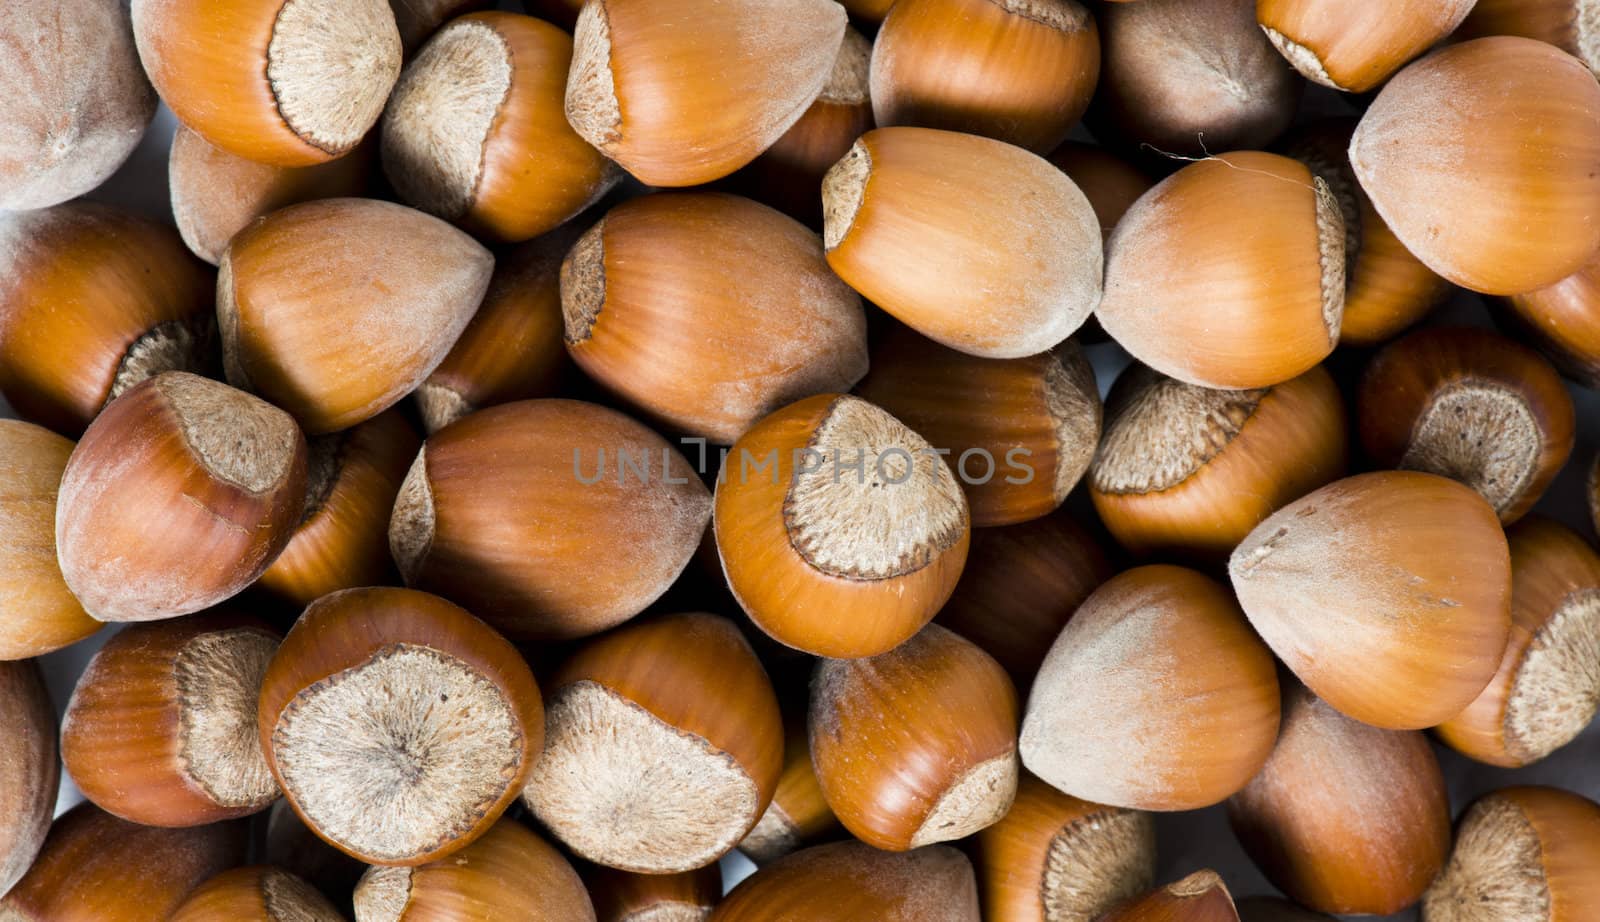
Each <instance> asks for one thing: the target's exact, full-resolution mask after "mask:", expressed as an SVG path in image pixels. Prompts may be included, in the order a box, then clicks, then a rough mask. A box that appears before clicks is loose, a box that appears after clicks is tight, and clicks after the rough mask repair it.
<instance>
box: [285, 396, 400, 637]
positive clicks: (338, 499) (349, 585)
mask: <svg viewBox="0 0 1600 922" xmlns="http://www.w3.org/2000/svg"><path fill="white" fill-rule="evenodd" d="M421 446H422V440H421V438H420V437H419V436H418V435H417V431H416V430H415V429H414V428H412V426H411V423H410V422H409V421H408V420H407V419H406V418H405V417H404V416H402V415H401V414H400V412H399V411H398V410H396V409H388V410H385V411H383V412H382V413H379V414H378V415H377V416H374V417H373V418H371V419H369V420H367V421H366V422H364V423H360V424H358V425H356V426H355V427H354V428H351V429H346V430H344V431H343V432H333V433H329V434H327V435H319V436H317V437H316V438H314V439H312V440H311V441H310V443H309V449H308V456H307V463H306V468H307V478H306V480H307V488H306V502H305V511H304V513H303V514H302V516H301V519H300V525H299V527H298V528H296V529H295V532H294V536H293V537H291V538H290V539H289V544H288V545H287V546H286V547H284V549H283V553H281V554H279V555H278V558H277V559H276V560H274V561H273V562H272V566H270V567H268V568H267V572H265V573H263V574H261V579H260V580H259V581H258V583H257V585H259V586H260V587H261V588H262V589H265V590H267V591H269V592H271V593H273V594H274V595H277V596H278V597H280V598H283V599H287V600H288V601H290V602H293V603H294V604H295V605H296V606H299V607H301V608H303V607H305V606H307V605H310V604H311V603H312V602H314V601H316V600H317V599H319V598H321V597H322V596H325V595H327V594H328V593H330V592H335V591H337V590H340V589H355V588H357V587H360V586H381V585H386V584H390V583H393V582H394V581H395V579H396V577H397V574H396V573H395V568H394V561H393V560H392V559H391V558H390V556H389V513H390V511H391V510H393V509H394V501H395V497H396V496H398V495H399V493H400V484H401V483H403V482H404V481H405V476H406V471H407V470H408V469H409V468H410V466H411V461H412V459H413V458H415V457H416V456H417V450H418V449H419V448H421Z"/></svg>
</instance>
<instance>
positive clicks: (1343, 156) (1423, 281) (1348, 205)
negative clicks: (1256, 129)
mask: <svg viewBox="0 0 1600 922" xmlns="http://www.w3.org/2000/svg"><path fill="white" fill-rule="evenodd" d="M1356 124H1357V122H1356V120H1355V119H1353V118H1335V119H1324V120H1322V121H1319V122H1314V123H1312V124H1311V125H1310V126H1308V127H1306V128H1304V129H1302V130H1300V131H1298V132H1296V133H1295V134H1293V135H1291V136H1290V137H1289V138H1288V139H1287V140H1286V141H1285V142H1284V143H1283V146H1282V149H1283V152H1284V153H1285V154H1286V155H1287V156H1290V157H1293V158H1294V159H1296V160H1299V161H1300V162H1301V163H1304V164H1305V165H1306V167H1307V168H1308V169H1310V170H1311V172H1312V173H1313V174H1315V175H1316V176H1317V178H1319V179H1321V180H1322V181H1323V182H1325V183H1327V184H1328V191H1329V192H1332V193H1333V197H1334V200H1335V201H1337V202H1338V203H1339V213H1340V216H1341V217H1343V218H1344V265H1345V273H1344V284H1345V288H1344V315H1343V316H1342V317H1341V318H1340V321H1339V343H1340V344H1341V345H1345V346H1375V345H1377V344H1378V343H1381V342H1384V341H1386V340H1389V339H1392V338H1393V337H1394V336H1396V335H1397V334H1399V333H1400V332H1401V331H1402V330H1404V329H1405V328H1406V327H1409V326H1411V325H1412V324H1414V323H1416V322H1417V321H1419V320H1421V319H1422V318H1423V317H1425V316H1427V314H1428V312H1429V311H1432V310H1433V309H1434V308H1435V307H1437V306H1438V305H1439V304H1440V302H1442V301H1443V300H1444V299H1445V297H1446V296H1447V295H1448V294H1449V293H1450V292H1451V291H1453V290H1454V288H1453V286H1451V284H1450V283H1449V282H1446V281H1445V280H1444V279H1442V278H1440V277H1439V276H1438V275H1436V274H1435V273H1434V271H1433V270H1432V269H1429V268H1428V267H1427V266H1425V265H1423V264H1422V261H1421V260H1419V259H1417V258H1416V257H1415V256H1413V255H1411V251H1410V250H1408V249H1406V248H1405V245H1404V244H1402V243H1401V242H1400V240H1399V238H1397V237H1395V235H1394V231H1392V230H1390V229H1389V225H1388V224H1385V223H1384V221H1383V216H1382V215H1380V214H1378V210H1377V209H1376V208H1374V207H1373V206H1372V199H1370V198H1368V197H1367V193H1365V192H1363V191H1362V189H1361V184H1360V183H1359V182H1358V181H1357V180H1356V174H1355V170H1354V169H1352V168H1351V166H1350V154H1349V149H1350V137H1351V135H1352V134H1354V132H1355V129H1356Z"/></svg>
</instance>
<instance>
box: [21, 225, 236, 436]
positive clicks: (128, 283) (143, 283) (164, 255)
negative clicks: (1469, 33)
mask: <svg viewBox="0 0 1600 922" xmlns="http://www.w3.org/2000/svg"><path fill="white" fill-rule="evenodd" d="M213 291H214V276H213V274H212V273H211V271H210V270H209V269H207V268H206V266H205V265H204V264H203V263H201V262H200V261H199V260H197V259H195V258H194V257H193V256H191V255H190V254H189V252H188V251H187V250H186V249H184V246H183V241H182V240H181V239H179V237H178V235H177V234H176V233H174V232H173V230H172V228H170V227H166V226H164V225H160V224H157V223H155V222H153V221H149V220H146V219H145V218H141V217H138V216H136V215H134V214H131V213H129V212H126V211H122V210H120V209H118V208H113V207H111V206H109V205H100V204H94V203H90V202H72V203H70V204H67V205H59V206H57V207H55V208H50V209H47V210H44V211H35V212H19V213H16V214H0V392H3V393H4V395H5V398H6V400H7V402H9V403H10V404H11V406H13V407H15V408H16V410H17V412H18V413H19V414H20V415H21V416H23V417H24V418H26V419H30V420H32V421H34V422H36V423H40V424H42V425H45V426H49V427H50V428H51V429H54V430H56V431H57V432H60V433H62V434H63V435H67V436H74V437H75V436H77V435H78V434H79V433H81V432H82V431H83V429H84V427H85V426H87V425H88V424H89V421H90V420H92V419H94V417H95V415H96V414H98V413H99V412H100V410H101V409H102V408H104V407H105V405H106V404H107V403H109V402H110V401H111V400H112V399H114V398H116V397H118V396H120V395H121V394H123V393H124V392H126V391H127V390H128V389H130V388H132V387H133V386H134V385H136V384H138V383H139V382H141V381H143V380H145V379H146V378H150V377H152V376H154V375H157V374H160V373H161V372H163V371H172V370H178V371H194V372H204V371H207V370H209V369H210V368H211V367H212V365H213V364H214V362H215V335H214V330H215V323H214V319H215V318H214V315H213V313H212V307H213V303H214V301H213Z"/></svg>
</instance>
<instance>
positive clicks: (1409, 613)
mask: <svg viewBox="0 0 1600 922" xmlns="http://www.w3.org/2000/svg"><path fill="white" fill-rule="evenodd" d="M1228 570H1229V573H1230V575H1231V576H1232V578H1233V588H1234V591H1235V592H1236V593H1237V595H1238V598H1239V603H1240V605H1242V606H1243V607H1244V610H1245V613H1246V614H1247V615H1249V617H1250V623H1251V624H1252V625H1253V626H1254V627H1255V629H1256V631H1257V632H1259V633H1260V635H1261V636H1262V637H1263V638H1264V639H1265V640H1266V642H1267V644H1268V645H1269V646H1271V647H1272V650H1273V652H1274V653H1276V654H1277V655H1278V657H1279V658H1280V659H1282V660H1283V661H1284V663H1285V664H1286V665H1288V667H1289V668H1290V669H1291V670H1293V671H1294V673H1295V675H1296V676H1298V677H1299V678H1300V680H1301V681H1302V682H1304V683H1305V684H1306V685H1307V686H1308V687H1309V688H1310V689H1311V691H1312V692H1314V693H1315V694H1316V695H1317V696H1318V697H1319V698H1321V699H1322V700H1324V701H1326V702H1328V704H1330V705H1332V706H1333V707H1335V708H1337V709H1338V710H1339V711H1341V712H1342V713H1344V714H1346V715H1348V716H1350V717H1354V718H1355V719H1356V720H1359V721H1362V722H1364V723H1369V724H1372V725H1373V726H1377V727H1383V728H1386V729H1391V730H1417V729H1422V728H1424V727H1432V726H1436V725H1438V724H1440V723H1443V722H1444V721H1446V720H1449V719H1450V718H1452V717H1455V716H1456V715H1457V714H1459V713H1461V711H1462V710H1463V709H1464V708H1466V707H1467V705H1469V704H1471V703H1472V700H1473V699H1474V698H1476V697H1477V696H1478V694H1479V692H1481V691H1483V688H1484V686H1485V685H1487V684H1488V683H1489V680H1490V679H1491V678H1492V677H1493V676H1494V673H1495V671H1496V670H1497V669H1498V668H1499V664H1500V655H1501V653H1502V652H1503V651H1504V650H1505V646H1506V639H1507V637H1508V636H1509V634H1510V631H1511V613H1510V605H1511V555H1510V552H1509V550H1508V549H1507V547H1506V538H1505V534H1504V533H1503V532H1502V531H1501V530H1500V522H1499V520H1498V519H1497V518H1496V517H1495V514H1494V509H1493V508H1491V507H1490V506H1489V504H1488V503H1487V502H1485V501H1484V499H1483V497H1481V496H1479V495H1478V494H1477V493H1475V492H1474V491H1473V490H1472V489H1470V488H1469V487H1465V486H1462V485H1461V484H1459V483H1457V482H1455V481H1454V480H1449V479H1447V478H1444V477H1440V476H1438V475H1436V474H1424V473H1419V472H1414V471H1381V472H1378V473H1372V474H1360V475H1357V476H1355V477H1347V478H1345V479H1344V480H1338V481H1335V482H1333V483H1331V484H1329V485H1328V486H1325V487H1323V488H1322V489H1320V490H1317V491H1316V492H1314V493H1311V494H1309V495H1307V496H1305V497H1302V498H1301V499H1298V500H1296V501H1295V502H1292V503H1290V504H1289V505H1287V506H1284V507H1283V508H1282V509H1279V510H1278V511H1277V512H1275V513H1273V514H1272V515H1271V516H1270V517H1268V518H1267V519H1266V520H1265V521H1263V522H1262V523H1261V524H1260V525H1258V526H1256V529H1255V530H1254V531H1252V532H1251V533H1250V535H1249V536H1248V537H1247V538H1245V540H1244V542H1243V543H1241V544H1240V545H1239V547H1238V549H1236V550H1235V551H1234V552H1233V557H1232V559H1231V560H1230V561H1229V564H1228Z"/></svg>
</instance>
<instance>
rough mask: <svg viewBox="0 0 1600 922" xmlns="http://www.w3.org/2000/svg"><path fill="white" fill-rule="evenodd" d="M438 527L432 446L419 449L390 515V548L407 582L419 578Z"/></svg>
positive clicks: (408, 583) (413, 581)
mask: <svg viewBox="0 0 1600 922" xmlns="http://www.w3.org/2000/svg"><path fill="white" fill-rule="evenodd" d="M434 526H435V518H434V508H433V487H432V485H431V484H429V483H428V446H427V445H423V446H422V450H421V451H419V452H417V460H415V461H413V462H412V463H411V470H409V471H407V472H406V479H405V480H404V481H402V482H401V484H400V493H399V495H397V496H396V497H395V501H394V511H393V513H392V514H391V515H390V517H389V551H390V553H391V554H393V555H394V562H395V565H396V566H398V567H399V568H400V575H401V576H402V577H404V578H405V581H406V585H411V584H412V583H415V582H416V581H417V576H418V574H420V573H421V572H422V565H423V564H424V563H426V562H427V560H428V551H429V550H431V549H432V548H433V533H434Z"/></svg>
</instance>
